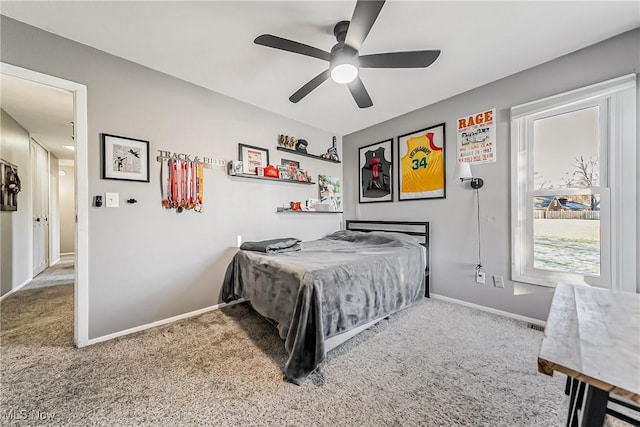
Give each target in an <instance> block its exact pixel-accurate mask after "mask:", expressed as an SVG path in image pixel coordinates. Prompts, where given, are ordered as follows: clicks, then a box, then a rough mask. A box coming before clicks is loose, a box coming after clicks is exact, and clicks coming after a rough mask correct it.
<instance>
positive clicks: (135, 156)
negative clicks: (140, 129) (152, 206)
mask: <svg viewBox="0 0 640 427" xmlns="http://www.w3.org/2000/svg"><path fill="white" fill-rule="evenodd" d="M102 179H118V180H122V181H139V182H149V141H144V140H142V139H135V138H128V137H126V136H118V135H111V134H108V133H103V134H102Z"/></svg>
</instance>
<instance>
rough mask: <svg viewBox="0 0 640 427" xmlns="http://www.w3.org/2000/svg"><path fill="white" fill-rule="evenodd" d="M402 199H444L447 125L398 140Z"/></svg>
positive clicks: (402, 136)
mask: <svg viewBox="0 0 640 427" xmlns="http://www.w3.org/2000/svg"><path fill="white" fill-rule="evenodd" d="M398 159H399V161H398V189H399V200H400V201H405V200H419V199H444V198H445V197H446V180H445V124H444V123H440V124H438V125H435V126H431V127H428V128H425V129H421V130H418V131H414V132H411V133H407V134H405V135H401V136H399V137H398Z"/></svg>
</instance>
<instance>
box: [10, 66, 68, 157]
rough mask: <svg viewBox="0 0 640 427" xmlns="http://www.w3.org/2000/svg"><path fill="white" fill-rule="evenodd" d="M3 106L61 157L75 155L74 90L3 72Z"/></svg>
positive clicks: (32, 134)
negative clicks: (73, 125)
mask: <svg viewBox="0 0 640 427" xmlns="http://www.w3.org/2000/svg"><path fill="white" fill-rule="evenodd" d="M0 95H1V96H0V106H1V107H2V109H3V110H4V111H6V112H7V114H9V115H10V116H11V117H13V118H14V120H15V121H17V122H18V123H20V125H22V127H23V128H25V129H26V130H28V131H29V134H30V135H31V137H32V138H33V139H35V140H36V141H38V142H39V143H40V144H41V145H42V146H44V147H45V148H46V149H48V150H49V151H50V152H51V153H53V154H54V155H55V156H56V157H57V158H59V159H74V158H75V156H74V154H75V153H74V151H73V150H69V149H68V148H65V145H66V146H74V147H75V141H74V140H73V138H72V134H73V128H72V125H71V122H72V121H73V95H72V94H71V92H67V91H65V90H60V89H56V88H52V87H50V86H45V85H41V84H38V83H33V82H30V81H27V80H23V79H18V78H15V77H11V76H7V75H5V74H0Z"/></svg>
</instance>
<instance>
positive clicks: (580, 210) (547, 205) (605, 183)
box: [511, 75, 636, 292]
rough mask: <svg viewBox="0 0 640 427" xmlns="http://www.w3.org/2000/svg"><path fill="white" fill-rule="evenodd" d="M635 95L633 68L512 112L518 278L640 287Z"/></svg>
mask: <svg viewBox="0 0 640 427" xmlns="http://www.w3.org/2000/svg"><path fill="white" fill-rule="evenodd" d="M635 94H636V90H635V75H630V76H625V77H621V78H619V79H615V80H612V81H608V82H604V83H600V84H597V85H594V86H590V87H587V88H583V89H578V90H576V91H572V92H569V93H565V94H561V95H557V96H554V97H551V98H546V99H543V100H539V101H535V102H532V103H528V104H524V105H520V106H517V107H513V108H512V109H511V139H512V147H513V149H512V162H511V169H512V172H511V173H512V200H511V205H512V211H511V212H512V257H513V259H512V265H513V268H512V279H513V280H514V281H520V282H526V283H533V284H539V285H547V286H555V284H556V283H557V282H560V281H565V282H571V283H586V284H590V285H594V286H600V287H605V288H612V289H625V290H629V291H632V292H635V290H636V289H635V287H636V279H635V276H636V270H635V268H636V266H635V259H636V257H635V251H636V243H635V242H636V201H635V195H636V160H635V159H636V151H635V150H636V148H635V147H636V135H635V126H636V125H635V108H636V107H635V105H636V104H635ZM623 236H633V238H626V239H625V238H623Z"/></svg>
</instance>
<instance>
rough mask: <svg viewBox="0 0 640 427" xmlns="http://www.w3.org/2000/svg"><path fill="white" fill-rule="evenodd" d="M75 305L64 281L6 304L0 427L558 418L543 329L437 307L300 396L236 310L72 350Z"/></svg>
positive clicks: (388, 326)
mask: <svg viewBox="0 0 640 427" xmlns="http://www.w3.org/2000/svg"><path fill="white" fill-rule="evenodd" d="M72 304H73V288H72V286H71V285H62V286H54V287H44V288H35V289H29V290H25V291H22V292H17V293H16V294H14V295H13V296H11V297H9V298H7V299H6V300H5V301H3V302H2V306H1V315H0V322H1V326H0V327H1V332H0V339H1V342H0V344H1V348H0V355H1V357H2V367H1V374H2V376H1V377H0V380H1V386H0V391H1V393H2V395H1V396H2V397H1V403H2V412H1V413H2V414H3V415H4V416H3V419H2V420H1V423H2V425H13V424H14V423H15V424H16V425H18V424H19V425H28V424H34V423H35V421H33V418H37V417H40V418H43V417H47V416H48V417H49V418H48V419H47V420H45V421H38V422H37V423H41V424H45V425H74V426H75V425H109V426H113V425H118V426H125V425H131V426H133V425H153V426H183V425H184V426H186V425H211V426H239V425H245V426H262V425H264V426H301V425H305V426H306V425H317V426H330V425H331V426H361V425H368V426H414V425H422V426H510V427H512V426H545V427H548V426H561V425H563V422H564V418H565V412H566V409H565V408H566V404H567V398H566V397H565V396H564V394H563V386H564V377H563V376H560V375H556V376H555V377H553V378H551V377H547V376H544V375H541V374H539V373H537V371H536V355H537V351H538V348H539V345H540V341H541V339H542V334H541V333H540V332H537V331H534V330H531V329H527V328H526V325H525V324H524V323H522V322H518V321H514V320H511V319H507V318H503V317H499V316H495V315H491V314H487V313H482V312H478V311H475V310H472V309H468V308H465V307H460V306H457V305H453V304H449V303H445V302H442V301H437V300H424V301H423V302H421V303H419V304H418V305H416V306H414V307H412V308H410V309H407V310H405V311H403V312H401V313H398V314H396V315H394V316H392V317H391V318H390V320H388V321H383V322H381V323H380V324H378V325H376V326H375V327H373V328H372V329H371V330H369V331H366V332H364V333H362V334H360V335H359V336H357V337H356V338H354V339H352V340H351V341H350V342H348V343H346V344H344V345H343V346H341V347H339V348H338V349H336V350H334V351H332V352H331V353H330V354H329V357H328V361H327V362H326V363H325V365H324V366H323V367H322V369H321V370H320V371H319V372H318V373H316V374H314V375H313V376H312V377H311V378H310V380H308V381H307V382H306V383H305V384H303V385H302V386H296V385H293V384H290V383H287V382H285V381H283V380H282V374H281V371H280V367H281V366H283V365H284V362H285V360H286V354H285V351H284V348H283V342H282V341H281V340H280V339H279V337H278V334H277V332H276V329H275V328H274V327H272V326H271V325H269V324H268V323H267V322H266V321H264V320H263V319H262V318H260V317H259V316H257V315H256V314H255V313H254V312H253V311H252V310H251V309H250V308H249V307H248V306H247V305H246V304H241V305H236V306H233V307H230V308H227V309H224V310H218V311H213V312H210V313H207V314H204V315H201V316H199V317H195V318H192V319H188V320H184V321H180V322H176V323H173V324H170V325H166V326H162V327H157V328H154V329H152V330H148V331H144V332H140V333H137V334H134V335H131V336H127V337H123V338H120V339H116V340H113V341H109V342H105V343H101V344H96V345H94V346H90V347H86V348H82V349H76V348H74V347H73V345H72V323H73V316H72ZM11 411H13V412H11ZM19 411H23V412H19ZM11 413H13V414H24V415H25V417H27V420H26V421H9V420H7V419H6V418H7V414H9V415H10V414H11ZM25 423H26V424H25Z"/></svg>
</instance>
